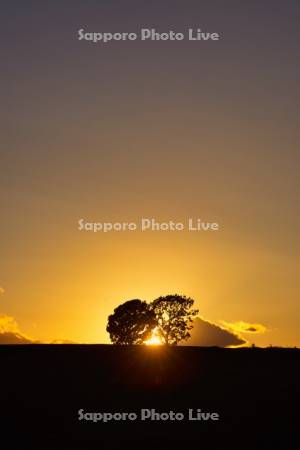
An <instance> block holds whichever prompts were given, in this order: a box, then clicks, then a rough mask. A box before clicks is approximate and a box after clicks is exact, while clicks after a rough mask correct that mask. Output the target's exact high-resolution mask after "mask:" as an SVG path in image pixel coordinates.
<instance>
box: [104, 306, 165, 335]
mask: <svg viewBox="0 0 300 450" xmlns="http://www.w3.org/2000/svg"><path fill="white" fill-rule="evenodd" d="M155 325H156V320H155V315H154V311H153V310H152V309H151V308H150V305H148V304H147V303H146V302H144V301H142V300H139V299H135V300H128V301H127V302H125V303H123V304H122V305H120V306H118V307H117V308H116V309H115V310H114V313H113V314H111V315H110V316H109V317H108V324H107V327H106V331H107V332H108V333H109V335H110V339H111V341H112V342H113V343H114V344H143V343H144V342H145V340H147V339H148V338H149V337H150V336H151V333H152V330H153V329H154V327H155Z"/></svg>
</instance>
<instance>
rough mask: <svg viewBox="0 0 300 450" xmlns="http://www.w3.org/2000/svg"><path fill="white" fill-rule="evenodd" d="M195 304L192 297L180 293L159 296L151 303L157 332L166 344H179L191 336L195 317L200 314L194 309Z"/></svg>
mask: <svg viewBox="0 0 300 450" xmlns="http://www.w3.org/2000/svg"><path fill="white" fill-rule="evenodd" d="M193 304H194V300H193V299H192V298H189V297H185V296H184V295H183V296H181V295H178V294H175V295H167V296H165V297H159V298H157V299H156V300H154V301H153V302H152V303H151V305H150V306H151V309H152V311H153V312H154V314H155V317H156V332H157V333H158V334H159V336H160V338H161V340H162V341H163V342H164V343H165V344H167V345H177V344H178V342H180V341H182V340H186V339H188V338H189V337H190V333H189V331H190V330H191V329H192V328H193V318H194V316H196V315H197V314H198V310H197V309H192V306H193Z"/></svg>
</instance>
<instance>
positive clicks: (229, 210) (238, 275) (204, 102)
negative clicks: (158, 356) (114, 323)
mask: <svg viewBox="0 0 300 450" xmlns="http://www.w3.org/2000/svg"><path fill="white" fill-rule="evenodd" d="M0 16H1V19H0V21H1V30H2V39H1V54H2V63H3V64H2V66H3V67H2V69H1V74H0V77H1V87H2V90H3V94H2V101H1V113H0V114H1V115H0V128H1V149H0V167H1V177H0V208H1V220H0V238H1V246H0V287H1V289H0V319H1V317H2V325H1V320H0V332H1V330H2V332H5V331H6V332H10V333H20V335H24V336H26V337H28V338H29V339H34V340H39V341H42V342H50V341H53V340H60V339H61V340H64V339H65V340H70V341H75V342H104V343H106V342H109V337H108V335H107V333H106V331H105V327H106V322H107V317H108V315H109V314H111V313H112V311H113V309H114V308H116V307H117V306H118V305H119V304H120V303H122V302H123V301H125V300H128V299H132V298H141V299H143V300H147V301H151V300H153V299H155V298H156V297H158V296H160V295H166V294H171V293H179V294H185V295H187V296H190V297H192V298H194V299H195V306H196V307H197V308H198V309H199V314H200V316H201V318H204V319H205V320H207V321H209V322H211V323H213V324H216V325H218V326H221V327H225V328H226V329H228V330H231V331H234V332H236V333H238V334H239V335H240V336H242V337H243V339H246V340H247V341H248V340H249V341H250V342H254V343H256V345H262V346H266V345H270V344H272V345H282V346H299V345H300V331H299V319H300V310H299V291H300V289H299V238H298V229H299V227H298V217H299V194H300V192H299V191H300V188H299V162H300V157H299V129H300V127H299V97H300V95H299V49H298V43H299V38H300V30H299V26H298V24H299V16H300V6H299V2H298V1H296V0H295V1H294V0H287V1H285V2H282V1H278V0H274V1H272V2H270V1H266V0H264V1H261V0H260V1H257V0H254V1H248V2H240V1H236V0H228V1H227V2H226V6H225V2H223V1H221V0H219V1H216V0H209V1H208V0H207V1H201V2H199V1H198V0H197V1H196V0H185V1H178V0H172V1H171V0H167V1H164V2H161V1H158V0H154V1H151V2H148V1H146V0H139V1H137V0H135V1H133V0H129V1H124V0H122V1H116V0H110V1H108V0H107V1H102V0H99V1H92V0H85V1H83V0H80V1H79V0H74V1H71V0H68V1H66V0H59V1H58V0H54V1H51V2H50V1H49V2H42V3H41V2H39V1H30V0H29V1H27V2H23V1H20V0H15V1H4V2H1V6H0ZM81 28H84V29H85V30H86V31H91V32H136V33H138V32H139V30H140V29H141V28H155V29H157V30H159V31H161V32H163V31H164V32H165V31H169V30H176V31H178V32H185V31H186V30H187V29H188V28H201V29H202V30H204V31H208V32H217V33H219V34H220V40H218V41H208V42H192V41H189V40H187V39H185V40H183V41H175V42H172V41H144V42H141V41H140V40H136V41H132V42H129V41H124V42H123V41H119V42H117V41H115V42H110V43H107V44H103V43H91V42H88V41H79V40H78V30H79V29H81ZM143 217H146V218H156V219H157V220H160V221H167V220H174V221H179V222H183V221H186V220H187V218H190V217H191V218H195V219H196V218H200V219H202V220H203V221H208V222H217V223H219V224H220V230H219V231H218V232H189V231H187V230H185V231H182V232H147V233H146V232H141V231H136V232H119V233H118V232H111V233H90V232H82V231H79V230H78V220H79V219H82V218H83V219H85V220H86V221H90V222H104V221H105V222H128V221H130V222H132V221H133V222H134V221H136V222H137V221H139V220H140V218H143ZM241 324H244V325H241ZM251 324H256V326H257V327H256V328H255V330H256V331H255V332H253V333H252V332H249V331H248V332H247V331H246V332H245V330H247V329H248V330H249V329H251ZM1 326H2V328H1ZM5 327H6V328H5ZM241 333H242V334H241Z"/></svg>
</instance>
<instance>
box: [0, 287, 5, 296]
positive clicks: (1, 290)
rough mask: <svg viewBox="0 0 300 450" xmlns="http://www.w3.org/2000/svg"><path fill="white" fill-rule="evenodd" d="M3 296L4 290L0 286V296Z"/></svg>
mask: <svg viewBox="0 0 300 450" xmlns="http://www.w3.org/2000/svg"><path fill="white" fill-rule="evenodd" d="M2 294H4V288H3V287H2V286H0V295H2Z"/></svg>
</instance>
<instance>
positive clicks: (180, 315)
mask: <svg viewBox="0 0 300 450" xmlns="http://www.w3.org/2000/svg"><path fill="white" fill-rule="evenodd" d="M193 304H194V300H193V299H192V298H189V297H186V296H184V295H183V296H181V295H178V294H174V295H167V296H165V297H158V298H157V299H156V300H154V301H153V302H151V303H149V304H148V303H146V302H145V301H142V300H139V299H135V300H129V301H127V302H125V303H123V304H121V305H120V306H118V307H117V308H116V309H115V310H114V313H113V314H112V315H110V316H109V318H108V325H107V328H106V330H107V332H108V333H109V335H110V339H111V341H112V342H113V343H114V344H127V345H128V344H144V343H145V341H146V340H147V339H149V338H150V337H151V335H152V333H153V331H154V330H155V334H156V335H157V336H159V339H160V340H161V342H162V343H163V344H166V345H177V344H178V343H179V342H180V341H182V340H186V339H188V338H189V337H190V333H189V331H190V330H191V329H192V327H193V319H194V317H195V316H196V315H197V314H198V310H196V309H192V306H193Z"/></svg>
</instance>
